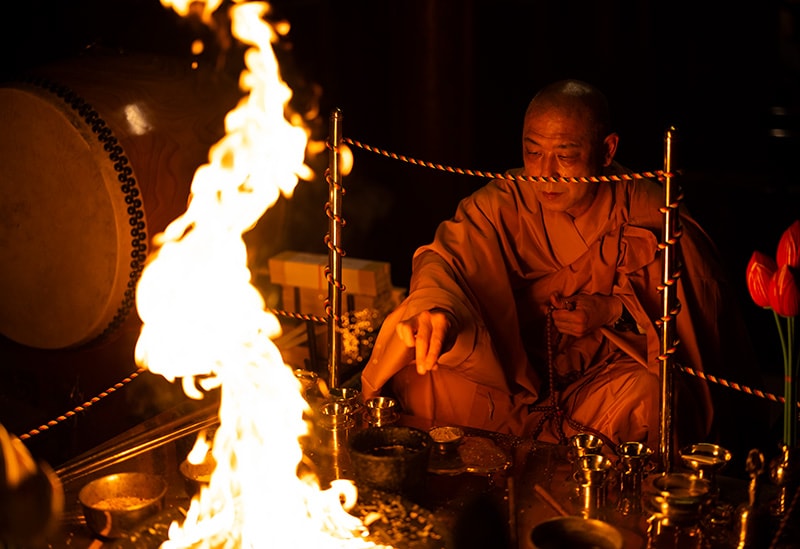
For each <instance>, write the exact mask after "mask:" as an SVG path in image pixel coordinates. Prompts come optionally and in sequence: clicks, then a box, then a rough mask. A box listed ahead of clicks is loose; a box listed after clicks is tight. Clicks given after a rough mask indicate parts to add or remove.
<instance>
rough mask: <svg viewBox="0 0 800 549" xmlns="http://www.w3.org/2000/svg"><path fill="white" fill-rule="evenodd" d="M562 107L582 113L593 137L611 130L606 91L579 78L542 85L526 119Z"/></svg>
mask: <svg viewBox="0 0 800 549" xmlns="http://www.w3.org/2000/svg"><path fill="white" fill-rule="evenodd" d="M552 109H556V110H561V111H564V112H569V113H572V114H573V115H575V116H581V117H582V118H584V119H585V120H586V123H587V127H588V128H592V129H593V131H594V133H595V138H596V139H599V140H602V139H603V138H605V137H606V136H607V135H608V134H610V133H611V114H610V110H609V108H608V100H607V99H606V96H605V94H603V92H601V91H600V90H598V89H597V88H595V87H594V86H592V85H591V84H587V83H586V82H583V81H581V80H560V81H558V82H554V83H552V84H550V85H548V86H546V87H544V88H542V89H541V90H540V91H539V93H537V94H536V96H534V98H533V99H532V100H531V102H530V104H529V105H528V109H527V110H526V111H525V116H526V118H527V117H528V116H529V115H531V114H534V113H541V112H544V111H547V110H552Z"/></svg>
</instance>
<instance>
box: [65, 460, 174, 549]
mask: <svg viewBox="0 0 800 549" xmlns="http://www.w3.org/2000/svg"><path fill="white" fill-rule="evenodd" d="M166 494H167V482H166V481H165V480H164V478H163V477H161V476H159V475H152V474H149V473H117V474H113V475H106V476H104V477H100V478H98V479H95V480H93V481H91V482H90V483H88V484H86V485H85V486H84V487H83V488H81V491H80V492H79V493H78V501H79V502H80V504H81V508H82V509H83V516H84V517H85V518H86V525H87V526H88V527H89V529H90V530H91V531H92V532H93V533H94V534H95V535H97V536H100V537H102V538H107V539H113V538H120V537H124V536H127V535H130V534H131V533H132V532H135V531H136V529H137V528H138V527H139V526H141V524H142V523H143V522H144V521H145V520H146V519H148V518H149V517H151V516H153V515H155V514H157V513H159V512H160V511H161V510H162V509H163V508H164V499H165V496H166Z"/></svg>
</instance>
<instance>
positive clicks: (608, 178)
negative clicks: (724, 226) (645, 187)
mask: <svg viewBox="0 0 800 549" xmlns="http://www.w3.org/2000/svg"><path fill="white" fill-rule="evenodd" d="M342 141H344V142H345V143H347V144H349V145H353V146H354V147H358V148H359V149H363V150H365V151H369V152H372V153H376V154H379V155H381V156H385V157H387V158H391V159H393V160H401V161H403V162H407V163H409V164H414V165H415V166H422V167H425V168H432V169H434V170H439V171H443V172H449V173H456V174H461V175H472V176H477V177H488V178H491V179H507V180H509V181H538V182H543V183H599V182H612V183H616V182H620V181H633V180H634V179H661V178H663V177H673V176H675V175H677V174H674V173H667V172H664V171H663V170H657V171H654V172H638V173H630V174H612V175H593V176H588V177H554V176H531V175H511V174H507V173H499V172H487V171H482V170H468V169H463V168H454V167H452V166H447V165H444V164H437V163H434V162H427V161H425V160H419V159H417V158H413V157H410V156H405V155H403V154H397V153H393V152H390V151H387V150H385V149H379V148H378V147H373V146H371V145H367V144H365V143H361V142H360V141H356V140H354V139H350V138H347V137H345V138H343V139H342Z"/></svg>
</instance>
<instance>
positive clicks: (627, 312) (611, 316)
mask: <svg viewBox="0 0 800 549" xmlns="http://www.w3.org/2000/svg"><path fill="white" fill-rule="evenodd" d="M618 143H619V136H618V134H617V133H615V132H613V131H611V123H610V115H609V108H608V104H607V101H606V98H605V96H604V95H603V94H602V93H601V92H600V91H599V90H597V89H596V88H594V87H593V86H591V85H589V84H587V83H585V82H581V81H576V80H567V81H561V82H556V83H554V84H552V85H549V86H548V87H546V88H544V89H542V90H541V91H540V92H539V93H538V94H537V95H536V96H535V97H534V98H533V100H532V101H531V102H530V105H529V107H528V109H527V111H526V113H525V117H524V123H523V132H522V153H523V163H524V167H523V168H521V169H517V170H512V171H511V172H509V173H510V174H511V175H525V176H550V177H555V178H559V177H561V178H564V177H567V178H568V177H582V176H598V175H601V174H604V175H608V174H619V173H623V172H625V170H624V168H623V167H622V166H620V165H619V164H617V163H616V162H615V161H614V156H615V153H616V151H617V146H618ZM663 203H664V192H663V188H662V187H661V185H660V183H658V182H656V181H651V180H647V179H638V178H637V179H632V180H625V181H622V182H595V181H590V182H577V183H576V182H560V181H557V180H556V181H550V180H548V181H547V182H542V181H536V182H534V181H524V180H514V179H513V178H509V179H497V180H492V181H490V182H489V183H488V184H487V185H485V186H484V187H482V188H480V189H479V190H477V191H476V192H475V193H473V194H472V195H471V196H469V197H467V198H465V199H464V200H462V201H461V203H460V204H459V205H458V208H457V211H456V212H455V215H454V216H453V218H452V219H449V220H446V221H444V222H442V223H441V224H440V225H439V227H438V229H437V231H436V234H435V238H434V240H433V242H432V243H430V244H429V245H425V246H422V247H421V248H419V249H418V250H417V251H416V253H415V254H414V258H413V272H412V277H411V281H410V285H409V294H408V297H407V298H406V299H405V300H404V301H403V302H402V303H401V304H400V305H399V307H398V308H397V309H396V310H394V311H393V312H392V313H391V314H390V315H389V316H388V318H387V319H386V321H385V322H384V323H383V325H382V327H381V330H380V332H379V335H378V337H377V338H376V342H375V346H374V349H373V352H372V355H371V357H370V360H369V361H368V364H367V365H366V367H365V368H364V370H363V373H362V378H361V381H362V391H363V395H364V397H370V396H374V395H377V394H380V393H388V394H392V395H394V396H396V397H397V398H398V399H399V401H400V403H401V405H402V407H403V409H404V410H405V412H406V413H409V414H412V415H414V416H420V417H423V418H428V419H430V420H431V422H432V423H435V424H457V425H463V426H470V427H477V428H481V429H488V430H493V431H498V432H504V433H512V434H517V435H522V436H530V435H533V436H536V437H537V438H539V439H540V440H555V441H562V442H563V441H564V440H565V437H568V436H570V435H571V434H574V433H576V432H580V431H590V432H596V433H598V434H601V435H602V436H603V437H604V438H605V439H606V440H608V441H611V442H613V443H615V444H617V443H621V442H633V441H638V442H644V443H646V444H648V445H649V446H650V447H651V448H653V449H657V448H658V442H659V392H660V390H659V387H660V385H659V377H658V373H659V368H660V362H659V358H658V357H659V354H660V336H659V328H658V325H657V324H656V322H655V321H656V319H659V318H660V317H661V315H662V313H661V307H662V295H661V292H660V291H659V286H660V284H661V280H662V273H661V259H660V250H659V242H660V237H661V232H662V226H663V214H662V213H661V211H660V209H661V207H662V205H663ZM681 211H682V215H681V217H680V226H681V228H682V231H683V234H682V237H681V240H680V253H681V259H682V262H683V263H682V275H681V278H680V285H679V289H678V292H677V297H678V300H679V302H680V304H681V311H680V313H679V315H678V317H677V322H676V330H677V336H678V338H679V340H680V344H679V345H678V347H677V355H676V361H677V362H679V363H683V364H686V365H689V366H691V367H692V368H694V369H696V370H698V371H703V369H704V368H707V367H711V366H713V365H716V366H715V368H716V369H717V370H718V369H719V364H720V362H721V361H722V360H723V358H722V352H721V340H720V338H721V335H720V333H719V328H720V326H721V324H720V323H718V319H719V318H720V315H724V314H725V303H726V301H725V297H724V295H723V293H724V291H725V290H724V288H723V287H722V286H721V284H720V281H721V280H723V279H724V276H723V273H722V272H721V269H720V266H719V265H718V262H717V260H716V259H715V258H716V257H717V252H716V250H715V248H714V245H713V244H712V243H711V241H710V239H709V238H708V236H707V235H706V233H705V232H704V231H703V229H701V227H700V226H698V224H697V223H696V222H695V221H694V220H693V219H692V218H691V217H690V216H689V215H688V214H687V213H686V212H685V211H683V208H682V209H681ZM723 318H724V316H723ZM713 369H714V368H712V370H713ZM675 377H676V378H679V379H677V381H678V384H679V385H680V387H679V389H680V391H681V393H680V401H681V403H682V408H681V411H680V415H681V418H682V419H684V420H687V419H688V421H686V422H685V423H686V425H683V422H680V419H681V418H679V422H680V423H681V425H680V426H679V428H681V429H682V430H683V432H684V436H685V437H686V438H688V440H689V441H690V442H698V441H701V440H703V439H704V437H706V436H707V435H708V433H709V430H710V428H711V422H712V411H713V410H712V405H711V398H710V396H709V390H708V387H707V386H706V384H705V383H704V382H701V381H698V380H694V379H691V380H688V381H687V380H685V379H684V376H680V375H679V374H676V376H675Z"/></svg>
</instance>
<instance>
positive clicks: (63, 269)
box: [0, 86, 144, 349]
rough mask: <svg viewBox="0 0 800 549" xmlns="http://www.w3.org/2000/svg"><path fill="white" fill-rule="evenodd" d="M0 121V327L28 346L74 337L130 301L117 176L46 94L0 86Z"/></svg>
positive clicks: (81, 122) (88, 333)
mask: <svg viewBox="0 0 800 549" xmlns="http://www.w3.org/2000/svg"><path fill="white" fill-rule="evenodd" d="M0 127H2V128H3V131H2V132H0V265H2V267H0V302H2V307H0V332H2V333H3V334H4V335H5V336H7V337H8V338H10V339H12V340H14V341H17V342H19V343H22V344H24V345H28V346H31V347H36V348H43V349H57V348H66V347H73V346H77V345H80V344H83V343H85V342H88V341H90V340H92V339H94V338H96V337H98V336H99V335H100V334H102V333H103V332H104V330H106V329H107V328H108V327H109V325H111V324H112V323H113V322H115V319H116V320H117V321H118V320H119V317H120V316H124V315H125V314H126V313H127V309H129V308H130V305H131V304H126V303H125V299H126V297H125V296H126V289H127V288H128V283H129V280H130V279H131V275H132V268H131V264H132V258H133V257H135V254H134V251H133V244H135V242H134V243H133V244H132V238H131V215H130V210H129V206H128V205H126V196H127V195H128V193H127V192H126V191H125V190H123V183H124V181H123V183H121V181H120V176H119V173H118V171H117V170H115V167H114V163H113V162H112V160H111V159H110V157H109V152H108V151H107V150H104V147H103V143H102V142H101V140H100V139H98V134H97V133H96V132H93V128H92V127H91V126H90V125H89V124H88V123H87V121H86V120H85V119H84V117H83V116H82V115H81V113H79V112H77V111H76V110H75V109H74V108H73V107H72V106H71V105H69V104H67V103H66V102H65V101H64V100H63V99H61V98H59V97H57V96H55V95H54V94H51V93H49V92H47V91H44V90H38V89H36V88H34V87H31V88H30V89H27V88H26V87H25V86H20V87H5V88H0ZM95 129H96V128H95ZM139 215H140V216H141V215H142V213H140V214H139ZM141 221H142V222H143V221H144V219H143V218H142V219H141ZM136 275H138V272H137V273H134V276H136ZM123 309H124V310H123Z"/></svg>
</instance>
